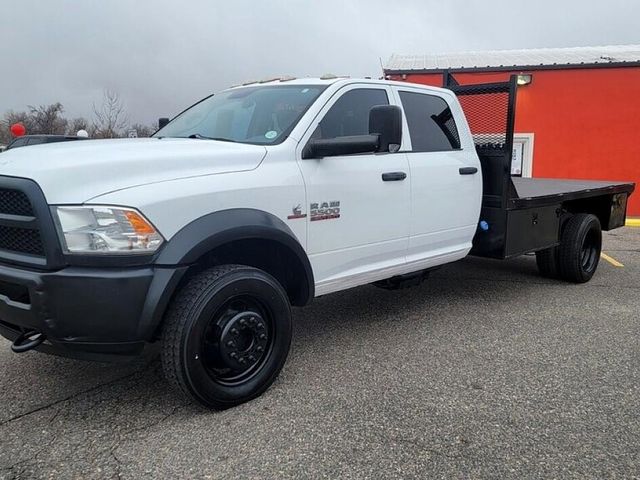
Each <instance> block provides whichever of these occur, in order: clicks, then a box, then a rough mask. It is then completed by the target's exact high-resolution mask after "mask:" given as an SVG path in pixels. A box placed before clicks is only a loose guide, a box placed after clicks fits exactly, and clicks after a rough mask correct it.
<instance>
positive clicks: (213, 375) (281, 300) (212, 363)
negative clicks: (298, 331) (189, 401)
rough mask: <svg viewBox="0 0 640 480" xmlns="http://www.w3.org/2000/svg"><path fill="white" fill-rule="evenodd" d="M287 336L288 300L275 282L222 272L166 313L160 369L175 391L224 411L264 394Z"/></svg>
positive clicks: (238, 269) (230, 269) (195, 282)
mask: <svg viewBox="0 0 640 480" xmlns="http://www.w3.org/2000/svg"><path fill="white" fill-rule="evenodd" d="M291 335H292V327H291V308H290V305H289V299H288V297H287V294H286V292H285V291H284V289H283V288H282V286H281V285H280V284H279V283H278V281H277V280H276V279H275V278H273V277H272V276H271V275H269V274H268V273H266V272H264V271H262V270H258V269H255V268H252V267H247V266H242V265H223V266H219V267H215V268H212V269H210V270H206V271H204V272H202V273H200V274H198V275H196V276H194V277H193V278H192V279H191V280H190V281H189V283H187V284H186V285H185V287H184V288H182V290H181V291H180V292H178V294H177V296H176V298H175V299H174V300H173V302H172V304H171V305H170V307H169V310H168V312H167V315H166V317H165V322H164V327H163V331H162V353H161V359H162V367H163V370H164V374H165V377H166V378H167V380H168V381H169V383H170V384H171V385H173V386H174V387H175V388H176V389H178V390H180V391H181V392H183V393H184V394H186V395H188V396H189V397H191V398H193V399H195V400H196V401H197V402H199V403H201V404H203V405H204V406H206V407H209V408H214V409H225V408H229V407H232V406H234V405H238V404H240V403H243V402H246V401H248V400H251V399H253V398H255V397H257V396H259V395H261V394H262V393H263V392H264V391H265V390H267V388H269V386H270V385H271V384H272V383H273V382H274V381H275V379H276V377H277V376H278V374H279V373H280V370H281V369H282V367H283V365H284V363H285V361H286V359H287V355H288V352H289V346H290V343H291Z"/></svg>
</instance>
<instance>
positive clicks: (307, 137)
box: [0, 78, 633, 408]
mask: <svg viewBox="0 0 640 480" xmlns="http://www.w3.org/2000/svg"><path fill="white" fill-rule="evenodd" d="M476 133H477V132H473V133H472V132H471V130H470V128H469V125H468V124H467V121H466V119H465V114H464V112H463V109H462V107H461V104H460V102H459V101H458V98H457V96H456V94H454V93H453V92H452V91H451V90H447V89H440V88H433V87H424V86H417V85H411V84H407V83H400V82H391V81H376V80H368V79H365V80H357V79H339V78H334V79H298V80H290V81H272V82H266V83H258V84H250V85H245V86H240V87H235V88H231V89H228V90H225V91H223V92H220V93H219V94H216V95H213V96H210V97H207V98H205V99H204V100H202V101H200V102H198V103H197V104H195V105H193V106H192V107H190V108H189V109H187V110H185V111H184V112H182V113H181V114H179V115H178V116H176V117H175V118H174V119H173V120H172V121H171V122H170V123H168V125H166V126H164V127H163V128H161V129H160V130H159V131H158V132H156V134H155V135H154V136H153V137H152V138H148V139H122V140H92V141H86V142H71V143H61V144H51V145H43V146H36V147H32V148H24V149H16V150H14V151H9V152H5V153H3V154H2V155H1V156H0V333H2V335H4V336H5V337H7V338H9V339H10V340H12V341H13V345H12V349H13V350H14V351H16V352H21V351H26V350H30V349H34V348H35V349H38V350H41V351H44V352H49V353H55V354H62V355H69V356H76V357H81V358H98V359H104V358H114V357H126V356H132V355H136V354H138V353H139V352H140V351H141V349H142V348H143V347H144V345H145V344H147V343H150V342H155V341H158V340H159V341H161V342H162V362H163V367H164V370H165V373H166V376H167V378H168V380H169V381H170V382H171V383H172V384H173V385H175V386H176V387H178V388H179V389H180V390H182V391H183V392H185V393H187V394H189V395H191V396H192V397H193V398H195V399H196V400H198V401H199V402H201V403H203V404H205V405H208V406H211V407H214V408H225V407H229V406H232V405H235V404H237V403H241V402H244V401H247V400H249V399H251V398H254V397H255V396H257V395H260V394H261V393H262V392H263V391H264V390H266V389H267V388H268V387H269V385H270V384H271V383H272V382H273V380H274V379H275V378H276V376H277V375H278V373H279V371H280V369H281V368H282V366H283V364H284V362H285V360H286V357H287V353H288V349H289V344H290V341H291V314H290V306H291V305H294V306H303V305H305V304H307V303H309V302H310V301H311V300H312V298H313V297H314V296H318V295H323V294H328V293H331V292H335V291H338V290H343V289H347V288H351V287H355V286H358V285H363V284H367V283H374V282H375V283H376V284H377V285H379V286H382V287H385V288H396V287H400V286H404V285H406V284H408V283H416V282H418V281H420V280H422V279H423V278H424V277H425V273H426V272H428V271H429V269H432V268H434V267H437V266H440V265H443V264H445V263H449V262H453V261H456V260H459V259H461V258H463V257H465V256H466V255H467V254H469V252H470V251H471V250H472V248H474V238H477V237H478V235H484V237H481V238H480V239H479V240H478V243H477V245H480V247H479V248H480V249H481V250H482V252H485V253H487V255H486V256H494V257H498V258H506V257H509V256H512V255H513V254H516V253H524V252H525V251H540V252H545V253H544V255H543V254H542V253H541V254H540V255H539V257H540V260H539V264H543V266H542V267H541V270H543V269H544V268H545V267H546V268H547V270H543V273H546V274H548V275H549V276H554V275H556V274H557V275H560V276H563V277H564V278H566V279H573V280H576V281H586V280H588V278H590V276H591V275H592V274H593V271H595V267H596V266H597V258H595V257H594V259H593V262H595V264H594V263H593V262H591V264H585V265H584V266H583V267H584V268H582V269H581V270H580V272H579V273H580V274H581V275H582V277H580V278H575V277H576V275H577V273H576V272H577V270H576V271H575V272H574V271H573V270H571V268H570V266H568V264H567V262H566V261H565V262H564V263H563V261H562V260H560V259H559V258H560V257H562V258H564V256H567V257H571V259H572V261H573V260H574V259H577V258H578V257H579V254H581V253H582V250H580V252H578V251H576V252H573V250H572V251H571V252H569V253H567V252H568V251H567V252H565V251H564V250H562V244H563V242H562V238H561V235H562V225H563V224H564V223H565V219H566V218H569V217H571V218H573V217H576V215H575V214H576V213H577V212H578V211H581V210H580V208H578V207H575V205H577V204H576V203H575V202H576V201H577V200H576V198H573V197H572V198H571V201H573V202H574V203H572V204H571V205H569V204H567V205H568V206H566V208H565V207H563V208H564V210H563V212H562V214H561V213H557V214H555V213H553V214H552V213H550V212H551V210H549V208H550V207H549V205H547V204H545V203H544V201H542V203H540V204H539V205H538V204H536V205H520V206H519V207H516V206H513V208H511V209H509V208H507V207H504V206H500V207H496V206H495V205H493V203H492V199H491V198H489V197H492V196H495V195H494V192H493V191H491V189H494V188H495V185H494V183H495V182H492V183H490V184H489V186H490V190H489V192H488V193H487V192H486V191H485V192H484V195H483V185H485V186H486V185H487V179H486V178H485V179H484V182H483V173H484V172H483V166H484V165H483V164H482V162H483V160H482V158H483V157H482V155H480V156H479V154H478V152H479V150H478V148H479V145H478V142H477V138H476V137H477V135H476ZM508 136H509V135H506V136H505V140H502V143H500V146H498V147H496V146H495V145H494V146H493V150H494V151H497V150H500V151H502V149H503V147H506V145H504V144H505V143H506V142H508V140H509V138H508ZM489 156H491V155H489ZM487 158H488V157H487ZM491 161H493V160H491ZM500 161H502V159H501V160H500ZM487 171H489V172H493V170H490V169H488V170H487ZM500 178H502V177H500ZM591 187H592V188H590V189H589V191H590V192H591V191H593V185H592V186H591ZM601 187H602V191H601V192H600V193H601V196H603V198H604V197H606V200H605V201H606V202H609V203H607V211H606V212H604V213H598V212H599V211H598V212H596V213H598V214H599V216H597V215H590V216H589V218H588V219H586V220H585V219H584V218H583V219H582V220H581V221H580V224H579V225H578V227H575V226H572V227H571V228H572V229H576V228H578V229H582V230H580V232H578V233H575V232H574V233H572V235H573V236H574V237H576V235H577V237H576V238H577V240H576V238H574V237H572V238H571V239H570V240H568V241H571V242H573V243H576V242H578V243H580V245H579V248H580V249H583V247H584V249H587V250H588V251H587V253H589V254H593V255H597V256H598V257H599V248H600V237H599V235H600V223H603V222H607V224H606V226H605V225H603V227H608V228H615V227H616V226H620V225H619V223H620V216H622V221H623V223H624V208H625V206H626V198H627V196H628V195H629V194H630V193H631V191H632V190H633V185H632V184H619V185H606V186H605V185H603V186H601ZM574 190H576V189H574ZM596 190H597V189H596ZM576 191H577V190H576ZM573 193H575V192H573ZM492 198H493V197H492ZM505 198H506V197H505ZM545 198H546V197H545ZM513 200H514V201H515V198H514V199H513ZM578 200H579V199H578ZM614 200H615V202H617V203H616V205H617V207H616V208H613V207H611V208H610V204H611V205H612V204H613V203H612V202H614ZM556 203H557V202H556ZM514 205H515V204H514ZM589 205H591V203H590V204H589ZM534 208H535V212H534V211H533V209H534ZM552 208H553V209H556V206H555V204H554V205H553V207H552ZM575 208H577V210H576V211H574V210H575ZM492 209H493V210H492ZM621 209H622V210H621ZM525 210H526V212H525V213H518V220H517V221H519V222H522V218H521V217H526V218H529V216H532V215H535V216H536V217H535V218H536V219H537V218H541V220H542V222H541V224H542V225H543V227H540V228H539V229H536V230H535V232H534V234H533V236H532V238H535V242H534V243H531V242H528V241H521V240H519V243H517V242H516V243H514V242H515V241H514V240H510V239H513V238H515V236H514V235H513V234H511V236H510V237H508V236H507V235H506V233H505V232H508V231H509V228H508V226H507V225H510V223H509V220H508V218H511V216H512V215H515V213H510V212H512V211H513V212H516V211H517V212H523V211H525ZM481 211H482V215H485V214H486V219H487V220H483V218H481ZM554 211H555V210H554ZM502 213H504V219H505V220H501V218H502V217H500V215H501V214H502ZM563 215H564V216H563ZM581 215H583V216H584V214H583V213H582V214H581ZM578 216H579V215H578ZM580 218H582V217H580ZM594 219H595V222H598V224H597V225H596V223H594ZM612 219H613V220H612ZM583 220H584V221H583ZM587 220H588V221H587ZM585 222H586V223H585ZM589 222H590V223H589ZM525 223H526V220H525ZM479 225H480V226H481V227H482V228H480V227H479ZM494 225H495V227H494ZM534 225H537V223H534ZM485 227H486V228H485ZM532 228H533V227H532ZM583 230H584V231H583ZM572 232H573V230H572ZM554 235H555V237H554ZM578 237H579V238H578ZM500 242H502V243H500ZM509 242H511V243H509ZM565 243H566V242H565ZM516 244H517V248H518V251H517V252H516V251H513V250H512V249H513V248H516V247H514V245H516ZM574 247H575V245H574ZM497 248H498V250H496V249H497ZM499 248H502V250H499ZM575 248H578V247H575ZM575 248H574V249H575ZM560 250H562V252H560ZM482 252H480V253H482ZM496 252H501V253H496ZM476 253H478V252H476ZM561 254H562V255H561ZM571 255H573V256H571ZM574 257H575V258H574ZM576 261H577V260H576ZM552 267H553V268H552ZM575 268H578V267H575ZM585 272H586V273H585ZM585 275H586V276H588V278H586V277H585ZM583 277H585V278H586V279H583Z"/></svg>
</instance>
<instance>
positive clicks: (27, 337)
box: [11, 330, 47, 353]
mask: <svg viewBox="0 0 640 480" xmlns="http://www.w3.org/2000/svg"><path fill="white" fill-rule="evenodd" d="M46 339H47V336H46V335H45V334H44V333H42V332H37V331H35V330H27V331H26V332H22V333H21V334H20V336H18V338H16V339H15V340H14V341H13V344H11V351H13V352H15V353H22V352H28V351H29V350H32V349H34V348H36V347H37V346H38V345H40V344H41V343H42V342H44V341H45V340H46Z"/></svg>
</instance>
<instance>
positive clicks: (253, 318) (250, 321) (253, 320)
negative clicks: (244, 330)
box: [249, 317, 256, 325]
mask: <svg viewBox="0 0 640 480" xmlns="http://www.w3.org/2000/svg"><path fill="white" fill-rule="evenodd" d="M249 323H250V324H252V325H253V324H254V323H256V317H251V318H250V319H249Z"/></svg>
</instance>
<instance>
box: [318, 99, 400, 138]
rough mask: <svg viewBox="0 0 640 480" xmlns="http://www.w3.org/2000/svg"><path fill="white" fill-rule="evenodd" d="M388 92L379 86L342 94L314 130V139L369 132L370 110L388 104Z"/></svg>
mask: <svg viewBox="0 0 640 480" xmlns="http://www.w3.org/2000/svg"><path fill="white" fill-rule="evenodd" d="M388 104H389V98H388V97H387V92H386V91H385V90H381V89H379V88H358V89H355V90H349V91H348V92H347V93H345V94H344V95H342V96H341V97H340V98H339V99H338V101H337V102H336V103H334V104H333V106H332V107H331V108H330V109H329V111H328V112H327V114H326V115H325V116H324V118H323V119H322V120H321V121H320V123H319V124H318V127H317V128H316V130H315V131H314V132H313V135H312V136H311V138H313V139H325V140H326V139H330V138H337V137H346V136H351V135H366V134H368V133H369V111H370V110H371V107H375V106H376V105H388Z"/></svg>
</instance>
